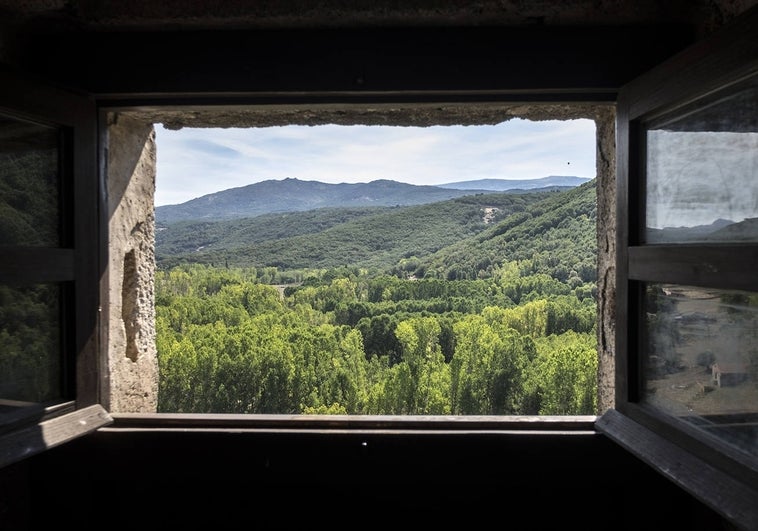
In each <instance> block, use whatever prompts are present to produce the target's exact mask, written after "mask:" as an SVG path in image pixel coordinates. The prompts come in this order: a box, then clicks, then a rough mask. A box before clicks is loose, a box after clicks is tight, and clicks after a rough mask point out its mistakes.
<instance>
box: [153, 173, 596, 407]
mask: <svg viewBox="0 0 758 531" xmlns="http://www.w3.org/2000/svg"><path fill="white" fill-rule="evenodd" d="M593 186H594V181H593V182H591V183H588V185H585V186H582V187H578V188H577V189H573V190H569V191H567V192H551V193H547V192H541V193H534V194H520V195H513V194H479V195H475V196H466V197H463V198H460V199H457V200H453V201H445V202H440V203H436V204H434V205H424V206H417V207H397V208H374V209H330V210H328V211H322V212H308V213H303V214H295V213H290V214H287V215H286V216H282V219H281V220H279V219H278V217H277V216H269V217H263V218H262V219H260V220H258V221H256V219H257V218H253V219H246V220H236V221H233V222H231V221H228V222H218V223H213V224H202V225H193V226H192V227H190V226H187V227H188V228H189V229H191V230H192V231H194V233H195V234H191V233H190V232H187V231H185V232H183V233H177V234H180V236H176V237H174V236H172V237H173V238H174V239H173V240H171V241H172V242H173V243H172V244H171V245H174V246H176V248H180V247H182V246H185V247H187V246H189V248H191V247H192V246H194V245H198V246H200V245H201V244H200V240H202V239H204V238H208V237H211V236H212V237H213V238H217V239H215V240H214V241H213V242H212V243H211V244H210V248H216V249H217V251H208V252H206V251H205V250H203V251H201V252H193V253H190V254H183V255H177V254H174V255H170V256H169V255H166V256H164V258H165V259H164V261H163V265H162V267H161V268H159V270H158V271H157V272H156V280H155V284H156V314H157V319H156V326H157V332H158V338H157V345H158V357H159V369H160V377H159V410H160V411H164V412H228V413H287V414H293V413H306V414H351V415H352V414H380V415H406V414H411V415H422V414H423V415H449V414H456V415H457V414H462V415H503V414H545V415H549V414H560V415H563V414H592V413H593V412H594V408H595V407H596V393H597V390H596V372H597V354H596V345H595V342H596V340H595V326H596V316H597V308H596V303H595V299H594V295H595V291H596V288H595V284H594V276H595V269H594V267H595V266H594V260H595V236H594V230H595V229H594V209H595V204H594V200H595V199H594V187H593ZM485 206H489V207H496V208H498V209H499V214H498V215H499V217H498V218H497V220H496V222H495V223H496V225H494V226H493V225H486V224H485V223H484V222H483V220H482V212H483V208H484V207H485ZM301 216H302V217H301ZM285 220H286V222H285ZM302 220H308V223H301V221H302ZM259 222H260V224H259ZM266 223H268V224H269V225H270V229H271V230H270V232H268V233H267V230H268V229H269V227H267V226H266ZM302 225H309V226H308V227H304V226H302ZM176 227H179V225H176V226H171V227H169V228H168V229H167V231H171V230H173V228H176ZM167 231H162V232H167ZM246 231H247V234H246V235H244V237H243V234H244V233H246ZM167 235H170V233H168V232H167ZM161 237H162V238H163V236H161ZM183 238H184V239H187V241H184V242H183V240H182V239H183ZM193 238H195V239H194V240H193ZM168 241H169V239H164V243H165V242H168ZM243 242H246V243H243ZM222 247H223V250H221V248H222ZM170 248H171V247H170V246H169V247H166V246H164V247H163V249H164V251H165V250H166V249H170ZM214 253H215V254H214ZM185 260H186V261H188V262H187V263H184V264H182V265H176V266H173V267H168V266H167V264H170V263H173V262H176V263H178V262H181V261H185ZM189 261H199V262H204V263H189ZM211 262H213V263H215V264H216V265H215V266H213V265H210V263H211ZM238 264H244V266H240V265H238ZM274 285H278V286H274Z"/></svg>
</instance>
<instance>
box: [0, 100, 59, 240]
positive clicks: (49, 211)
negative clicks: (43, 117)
mask: <svg viewBox="0 0 758 531" xmlns="http://www.w3.org/2000/svg"><path fill="white" fill-rule="evenodd" d="M58 140H59V131H58V129H56V128H52V127H47V126H44V125H39V124H35V123H31V122H26V121H22V120H17V119H15V118H10V117H7V116H2V115H0V245H2V246H41V247H57V246H59V245H60V228H59V207H58V204H59V182H60V176H59V174H58V172H59V164H58V160H59V146H58Z"/></svg>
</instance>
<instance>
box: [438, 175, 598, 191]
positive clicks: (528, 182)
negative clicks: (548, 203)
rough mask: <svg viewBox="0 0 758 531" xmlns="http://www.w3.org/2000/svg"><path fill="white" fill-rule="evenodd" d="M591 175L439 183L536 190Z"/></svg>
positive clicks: (461, 187) (570, 183) (465, 187)
mask: <svg viewBox="0 0 758 531" xmlns="http://www.w3.org/2000/svg"><path fill="white" fill-rule="evenodd" d="M590 180H592V179H590V178H589V177H574V176H570V175H550V176H548V177H541V178H539V179H478V180H474V181H458V182H453V183H445V184H438V185H437V186H439V187H440V188H452V189H455V190H489V191H493V192H504V191H506V190H536V189H539V188H549V187H554V186H557V187H560V188H573V187H575V186H579V185H580V184H584V183H586V182H587V181H590Z"/></svg>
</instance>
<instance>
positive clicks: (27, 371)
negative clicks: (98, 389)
mask: <svg viewBox="0 0 758 531" xmlns="http://www.w3.org/2000/svg"><path fill="white" fill-rule="evenodd" d="M60 299H61V288H60V285H58V284H35V285H29V286H10V285H1V284H0V422H3V420H5V417H7V416H11V415H12V414H13V413H15V412H17V411H19V410H20V409H24V408H33V407H35V406H37V405H41V404H45V403H48V402H50V401H53V400H55V399H58V398H60V397H61V395H62V374H63V371H62V362H61V346H60V344H61V341H60V335H61V330H60V317H61V316H60Z"/></svg>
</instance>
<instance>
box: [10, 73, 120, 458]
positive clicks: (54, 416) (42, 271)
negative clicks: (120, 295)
mask: <svg viewBox="0 0 758 531" xmlns="http://www.w3.org/2000/svg"><path fill="white" fill-rule="evenodd" d="M0 102H2V103H1V104H0V112H2V113H3V114H5V115H8V116H11V117H14V118H18V119H21V120H28V121H30V122H34V123H39V124H42V125H48V126H52V127H56V128H58V129H59V130H60V131H62V135H61V136H62V141H61V144H62V145H61V157H60V159H61V162H60V167H61V169H62V175H61V189H62V191H61V199H60V211H61V222H60V223H61V226H62V237H61V242H60V245H59V246H58V247H34V248H31V247H22V246H19V247H6V248H4V249H3V254H4V259H3V260H2V261H1V262H0V282H21V283H35V282H55V283H61V285H62V286H63V288H62V292H64V294H63V302H62V304H61V317H60V324H61V327H62V328H63V333H62V336H61V339H60V342H61V343H60V344H61V351H62V352H61V354H62V358H63V359H62V366H63V370H64V376H63V379H64V381H63V386H62V391H63V395H64V396H62V399H61V400H60V401H57V402H56V403H55V404H53V405H51V406H48V407H44V408H40V410H35V411H33V412H31V413H30V414H28V415H26V414H19V415H18V416H17V418H13V419H11V421H10V422H9V423H8V424H7V426H5V427H4V429H3V431H2V432H0V450H2V451H1V452H0V467H3V466H6V465H8V464H11V463H13V462H16V461H18V460H21V459H23V458H26V457H28V456H30V455H33V454H36V453H39V452H42V451H44V450H46V449H48V448H52V447H54V446H57V445H59V444H62V443H64V442H67V441H69V440H71V439H73V438H76V437H78V436H81V435H84V434H86V433H89V432H91V431H94V430H95V429H97V428H99V427H101V426H104V425H106V424H109V423H111V422H112V418H111V417H110V415H109V414H108V413H107V412H106V411H105V409H104V408H103V407H102V406H101V405H100V403H99V402H100V387H101V374H100V373H99V368H100V367H101V358H100V356H101V348H100V344H101V341H100V339H101V338H100V333H101V329H100V300H101V289H102V287H101V284H100V281H101V278H102V277H103V276H104V271H103V269H102V263H103V262H102V256H103V251H104V249H105V245H104V242H106V241H107V240H106V239H105V237H106V236H105V235H104V234H103V233H102V230H101V227H102V213H103V212H104V210H103V208H102V204H103V203H102V197H103V195H102V186H101V183H100V179H99V176H98V171H97V122H96V113H95V106H94V101H93V100H92V99H91V98H90V97H88V96H85V95H82V94H79V93H75V92H71V91H65V90H62V89H60V88H58V87H54V86H52V85H47V84H44V83H42V82H40V81H38V80H36V79H33V78H30V77H28V76H24V75H22V74H20V73H16V72H12V71H2V72H0ZM21 413H23V412H21Z"/></svg>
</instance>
